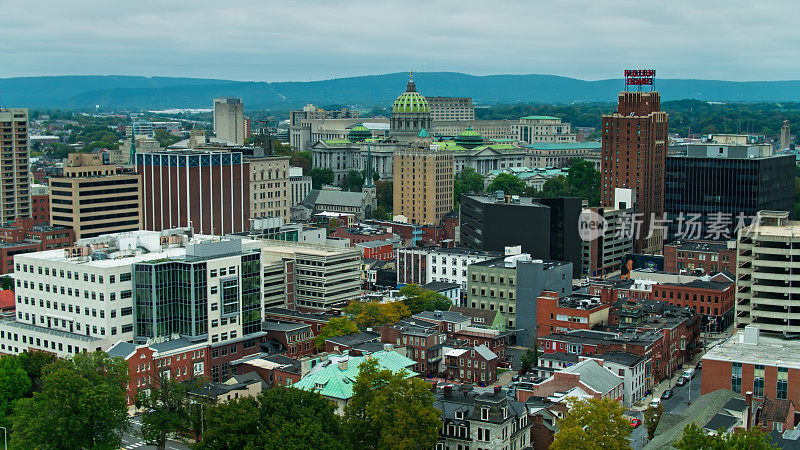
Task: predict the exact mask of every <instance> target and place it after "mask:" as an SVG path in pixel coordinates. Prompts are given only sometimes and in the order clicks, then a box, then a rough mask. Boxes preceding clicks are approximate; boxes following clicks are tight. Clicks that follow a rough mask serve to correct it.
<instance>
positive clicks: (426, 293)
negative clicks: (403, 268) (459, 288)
mask: <svg viewBox="0 0 800 450" xmlns="http://www.w3.org/2000/svg"><path fill="white" fill-rule="evenodd" d="M400 295H401V296H403V297H405V298H404V299H403V303H405V305H406V306H408V309H409V310H410V311H411V314H418V313H421V312H422V311H448V310H450V307H451V306H453V304H452V303H450V299H448V298H447V297H445V296H444V295H442V294H440V293H438V292H436V291H431V290H429V289H423V288H421V287H419V286H417V285H416V284H407V285H405V286H403V287H401V288H400Z"/></svg>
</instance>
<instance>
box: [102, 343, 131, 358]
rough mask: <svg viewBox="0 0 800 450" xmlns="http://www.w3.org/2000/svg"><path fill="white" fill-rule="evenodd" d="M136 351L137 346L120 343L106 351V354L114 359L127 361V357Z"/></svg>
mask: <svg viewBox="0 0 800 450" xmlns="http://www.w3.org/2000/svg"><path fill="white" fill-rule="evenodd" d="M135 351H136V346H135V345H133V344H131V343H130V342H125V341H119V342H117V343H116V344H114V345H112V346H111V348H109V349H108V350H107V351H106V353H108V356H110V357H112V358H114V357H120V358H122V359H126V358H127V357H129V356H130V355H132V354H133V352H135Z"/></svg>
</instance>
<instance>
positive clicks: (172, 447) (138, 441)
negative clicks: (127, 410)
mask: <svg viewBox="0 0 800 450" xmlns="http://www.w3.org/2000/svg"><path fill="white" fill-rule="evenodd" d="M130 422H131V429H130V431H128V432H127V433H123V434H122V446H121V447H120V448H124V449H125V450H134V449H137V450H138V449H142V450H150V449H155V448H156V447H155V446H153V445H147V444H145V443H144V441H143V440H142V438H141V437H140V436H139V430H141V429H142V417H141V416H133V417H131V420H130ZM167 449H169V450H189V446H187V445H185V444H182V443H180V442H175V441H170V440H168V441H167Z"/></svg>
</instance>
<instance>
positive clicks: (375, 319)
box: [344, 302, 411, 330]
mask: <svg viewBox="0 0 800 450" xmlns="http://www.w3.org/2000/svg"><path fill="white" fill-rule="evenodd" d="M344 312H345V313H347V314H349V315H351V316H353V320H355V322H356V325H358V328H360V329H362V330H363V329H365V328H369V327H375V326H378V325H387V324H390V323H394V322H397V321H398V320H400V319H405V318H406V317H409V316H411V311H410V310H409V309H408V306H406V305H405V304H404V303H402V302H391V303H380V302H352V303H350V304H349V305H347V307H346V308H345V309H344Z"/></svg>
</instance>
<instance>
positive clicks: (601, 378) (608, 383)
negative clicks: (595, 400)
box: [564, 359, 622, 394]
mask: <svg viewBox="0 0 800 450" xmlns="http://www.w3.org/2000/svg"><path fill="white" fill-rule="evenodd" d="M564 372H569V373H577V374H578V375H580V379H581V383H583V384H585V385H587V386H589V387H590V388H592V389H593V390H594V391H595V392H599V393H601V394H605V393H606V392H609V391H611V390H612V389H614V388H615V387H617V386H619V384H620V383H622V378H620V377H618V376H617V375H616V374H615V373H614V372H612V371H611V370H609V369H607V368H605V367H603V366H601V365H600V363H598V362H597V361H595V360H593V359H584V360H583V361H581V362H579V363H578V364H575V365H574V366H569V367H567V368H566V369H564Z"/></svg>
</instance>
